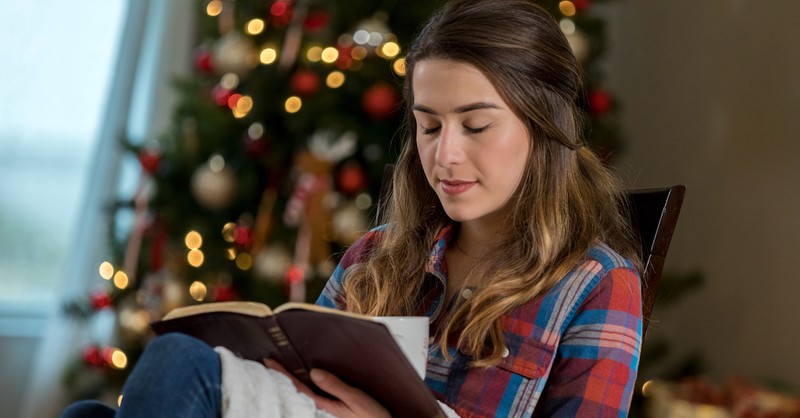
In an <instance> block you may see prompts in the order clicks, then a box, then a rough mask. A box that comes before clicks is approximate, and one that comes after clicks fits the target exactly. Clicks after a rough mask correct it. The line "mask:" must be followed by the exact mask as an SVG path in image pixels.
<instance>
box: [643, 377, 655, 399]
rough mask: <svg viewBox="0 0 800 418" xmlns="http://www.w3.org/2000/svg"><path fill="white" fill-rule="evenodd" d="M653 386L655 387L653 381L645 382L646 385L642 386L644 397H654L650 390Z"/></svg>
mask: <svg viewBox="0 0 800 418" xmlns="http://www.w3.org/2000/svg"><path fill="white" fill-rule="evenodd" d="M652 385H653V381H652V380H648V381H646V382H644V384H643V385H642V396H644V397H649V396H650V395H652V393H650V392H651V390H650V389H651V387H650V386H652Z"/></svg>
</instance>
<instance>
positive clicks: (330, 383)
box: [311, 369, 389, 417]
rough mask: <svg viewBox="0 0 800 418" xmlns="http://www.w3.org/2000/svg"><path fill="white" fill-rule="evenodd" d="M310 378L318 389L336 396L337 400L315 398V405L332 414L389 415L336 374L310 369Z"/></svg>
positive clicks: (373, 400)
mask: <svg viewBox="0 0 800 418" xmlns="http://www.w3.org/2000/svg"><path fill="white" fill-rule="evenodd" d="M311 380H313V381H314V384H315V385H317V386H318V387H319V388H320V389H322V390H324V391H325V392H328V393H329V394H331V395H333V396H335V397H336V398H338V401H333V400H330V399H325V398H321V399H319V400H316V402H317V407H319V408H320V409H324V410H326V411H328V412H330V413H331V414H333V415H334V416H353V417H363V416H369V417H389V413H388V411H386V409H385V408H383V406H382V405H381V404H380V403H378V401H376V400H375V399H373V398H372V397H371V396H369V395H367V394H366V393H365V392H363V391H361V390H359V389H357V388H355V387H353V386H350V385H348V384H347V383H345V382H343V381H342V380H341V379H339V378H338V377H337V376H336V375H334V374H331V373H329V372H327V371H325V370H320V369H313V370H311Z"/></svg>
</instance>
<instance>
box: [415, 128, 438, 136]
mask: <svg viewBox="0 0 800 418" xmlns="http://www.w3.org/2000/svg"><path fill="white" fill-rule="evenodd" d="M420 128H421V129H422V133H423V134H424V135H431V134H435V133H436V132H438V131H439V128H441V126H435V127H433V128H425V127H423V126H420Z"/></svg>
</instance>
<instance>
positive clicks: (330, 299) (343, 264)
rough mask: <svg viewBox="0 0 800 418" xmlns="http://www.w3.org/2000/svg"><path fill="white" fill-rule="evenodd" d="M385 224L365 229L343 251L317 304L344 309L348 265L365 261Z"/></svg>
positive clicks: (380, 235) (379, 237) (382, 232)
mask: <svg viewBox="0 0 800 418" xmlns="http://www.w3.org/2000/svg"><path fill="white" fill-rule="evenodd" d="M386 228H387V226H386V225H381V226H379V227H376V228H373V229H372V230H370V231H367V232H366V233H365V234H364V235H362V236H361V238H359V239H358V240H356V242H354V243H353V245H351V246H350V247H349V248H348V249H347V251H345V253H344V255H343V256H342V258H341V260H340V261H339V264H338V265H337V266H336V268H335V269H334V270H333V273H332V274H331V277H330V278H329V279H328V282H327V283H326V284H325V287H324V288H323V289H322V293H320V295H319V297H318V298H317V302H316V303H317V305H322V306H327V307H329V308H337V309H342V310H344V309H345V307H346V306H345V301H344V300H345V297H344V294H343V290H344V279H345V276H346V272H347V269H349V268H350V267H352V266H354V265H356V264H359V263H363V262H365V261H366V260H367V259H369V257H370V254H371V253H372V251H373V249H374V248H375V246H376V245H377V243H379V242H380V239H381V237H382V236H383V234H384V233H385V231H386Z"/></svg>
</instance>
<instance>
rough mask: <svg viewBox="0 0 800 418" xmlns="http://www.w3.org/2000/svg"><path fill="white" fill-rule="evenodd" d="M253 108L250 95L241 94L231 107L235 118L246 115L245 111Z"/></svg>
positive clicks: (247, 111)
mask: <svg viewBox="0 0 800 418" xmlns="http://www.w3.org/2000/svg"><path fill="white" fill-rule="evenodd" d="M252 109H253V99H252V98H251V97H250V96H242V97H240V98H239V100H237V101H236V105H235V106H234V107H233V109H231V110H232V111H233V116H234V117H235V118H237V119H241V118H243V117H245V116H247V113H249V112H250V110H252Z"/></svg>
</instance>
